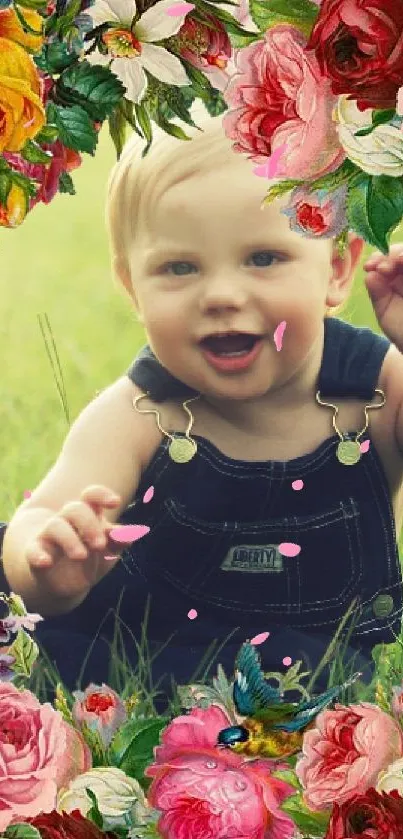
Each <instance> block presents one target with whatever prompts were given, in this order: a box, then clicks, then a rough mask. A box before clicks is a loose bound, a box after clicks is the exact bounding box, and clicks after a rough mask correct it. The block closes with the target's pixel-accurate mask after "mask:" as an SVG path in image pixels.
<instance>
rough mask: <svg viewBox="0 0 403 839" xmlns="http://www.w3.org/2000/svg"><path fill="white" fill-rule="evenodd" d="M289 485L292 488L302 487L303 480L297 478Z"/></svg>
mask: <svg viewBox="0 0 403 839" xmlns="http://www.w3.org/2000/svg"><path fill="white" fill-rule="evenodd" d="M291 486H292V488H293V489H297V490H298V489H302V487H303V486H304V482H303V481H301V479H300V478H299V479H298V481H293V482H292V484H291Z"/></svg>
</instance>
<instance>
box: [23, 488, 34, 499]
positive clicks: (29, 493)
mask: <svg viewBox="0 0 403 839" xmlns="http://www.w3.org/2000/svg"><path fill="white" fill-rule="evenodd" d="M31 495H32V492H31V490H30V489H26V490H24V498H31Z"/></svg>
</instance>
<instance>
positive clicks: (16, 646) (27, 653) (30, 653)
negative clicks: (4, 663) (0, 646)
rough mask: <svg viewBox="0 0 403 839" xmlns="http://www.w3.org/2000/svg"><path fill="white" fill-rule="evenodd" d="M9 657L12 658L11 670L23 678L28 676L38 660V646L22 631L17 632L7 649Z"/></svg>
mask: <svg viewBox="0 0 403 839" xmlns="http://www.w3.org/2000/svg"><path fill="white" fill-rule="evenodd" d="M8 653H9V655H12V656H14V658H15V661H14V663H13V664H12V669H13V670H15V671H16V672H18V673H20V674H21V675H23V676H26V677H28V676H30V675H31V671H32V668H33V665H34V662H35V661H36V659H37V658H38V654H39V649H38V645H37V644H36V643H35V641H33V639H32V638H31V636H30V635H28V633H27V632H25V630H24V629H20V630H19V631H18V632H17V635H16V637H15V640H14V641H13V643H12V644H11V646H10V647H9V648H8Z"/></svg>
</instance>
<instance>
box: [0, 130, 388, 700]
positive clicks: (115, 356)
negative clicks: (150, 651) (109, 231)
mask: <svg viewBox="0 0 403 839" xmlns="http://www.w3.org/2000/svg"><path fill="white" fill-rule="evenodd" d="M114 160H115V152H114V148H113V146H112V143H111V141H110V139H109V136H108V134H107V131H105V130H104V131H103V132H102V134H101V137H100V142H99V148H98V151H97V154H96V157H95V158H94V159H92V158H89V157H88V156H86V157H85V160H84V162H83V165H82V167H81V168H80V170H78V171H77V172H75V173H73V176H74V181H75V184H76V191H77V195H76V196H75V197H71V196H67V195H58V196H57V197H56V198H55V200H54V201H53V202H52V205H51V206H49V207H45V206H44V205H39V206H37V207H36V208H35V209H34V211H33V212H32V213H31V214H30V215H29V216H28V218H27V219H26V220H25V222H24V223H23V225H22V226H21V227H20V228H18V229H16V230H4V229H1V228H0V250H1V272H0V301H1V303H0V306H1V318H0V358H1V388H0V392H1V401H0V462H1V477H2V480H1V482H0V519H2V520H5V521H7V520H8V519H9V518H10V517H11V515H12V514H13V512H14V510H15V509H16V507H17V506H18V505H19V504H20V502H21V501H22V498H23V493H24V490H27V489H32V488H34V487H35V486H36V485H37V484H38V483H39V481H40V480H41V479H42V478H43V476H44V475H45V474H46V472H47V471H48V470H49V468H50V467H51V465H52V464H53V462H54V460H55V459H56V457H57V455H58V453H59V451H60V448H61V445H62V442H63V439H64V437H65V435H66V432H67V428H68V422H67V417H66V411H65V410H64V409H63V405H62V401H61V397H60V394H59V392H58V388H57V385H56V381H57V377H55V373H54V371H53V369H52V366H51V363H50V361H49V357H48V354H47V351H46V343H45V341H44V337H43V334H42V331H41V327H40V323H41V324H42V326H44V325H45V322H46V319H47V321H48V323H49V324H50V328H51V332H52V334H53V337H54V340H55V344H56V347H57V354H58V358H59V360H60V365H61V369H62V373H63V387H64V388H65V399H66V402H67V405H68V411H69V415H70V420H73V419H74V418H75V417H76V416H77V415H78V413H79V412H80V411H81V410H82V408H83V407H84V406H85V405H86V404H87V403H88V401H89V400H90V399H92V397H93V396H94V394H95V392H96V391H97V390H100V389H101V388H103V387H105V386H106V385H107V384H109V383H110V382H112V381H113V380H115V379H116V378H117V377H118V376H120V375H121V374H122V372H124V370H125V369H126V368H127V367H128V365H129V364H130V362H131V361H132V359H133V357H134V356H135V355H136V353H137V351H138V349H139V347H140V346H141V345H142V343H143V342H144V340H145V336H144V333H143V331H142V329H141V327H140V326H139V325H138V323H137V322H136V320H135V318H134V315H133V312H132V310H131V308H130V303H129V299H128V298H127V297H126V296H125V294H124V293H123V291H121V289H119V288H118V286H117V285H116V283H115V282H114V280H113V278H112V273H111V269H110V263H109V254H108V247H107V241H106V233H105V226H104V219H103V214H104V195H105V189H106V182H107V177H108V172H109V169H110V167H111V166H112V165H113V163H114ZM399 238H403V229H402V228H401V229H400V231H399V232H398V233H396V234H395V236H394V241H398V240H399ZM370 250H371V249H370V248H367V249H366V254H369V252H370ZM343 317H344V318H346V319H347V320H350V321H351V322H352V323H355V324H357V325H368V326H370V327H371V328H373V329H374V330H375V331H379V330H378V326H377V323H376V319H375V316H374V314H373V311H372V308H371V304H370V301H369V299H368V295H367V293H366V290H365V287H364V284H363V274H362V271H360V272H358V274H357V278H356V282H355V287H354V290H353V294H352V296H351V299H350V301H349V303H348V306H347V308H346V310H345V312H344V313H343ZM39 318H40V320H39ZM47 340H48V342H49V338H48V339H47ZM117 653H118V650H116V655H115V657H114V666H115V668H116V667H117V668H118V671H117V672H115V674H114V675H112V676H111V680H112V681H113V682H114V683H115V684H116V685H118V683H119V684H120V682H121V679H122V673H121V672H120V673H119V665H118V658H119V656H118V654H117ZM38 672H39V671H38ZM144 672H145V671H144ZM143 675H144V674H143ZM338 675H340V674H338ZM112 681H111V684H112ZM123 681H124V682H127V676H126V675H125V676H124V677H123Z"/></svg>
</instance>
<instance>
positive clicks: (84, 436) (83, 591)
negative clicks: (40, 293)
mask: <svg viewBox="0 0 403 839" xmlns="http://www.w3.org/2000/svg"><path fill="white" fill-rule="evenodd" d="M138 393H141V391H140V390H138V389H137V388H136V387H135V386H134V385H133V383H132V382H131V381H130V380H129V379H126V378H122V379H119V380H118V381H117V382H115V383H114V384H113V385H111V386H110V387H109V388H107V390H105V391H103V392H102V393H101V395H100V396H98V397H97V398H96V399H95V400H94V401H93V402H91V403H90V404H89V405H87V407H86V408H85V409H84V411H83V412H82V413H81V414H80V416H79V417H78V419H77V420H76V421H75V423H74V425H73V426H72V428H71V430H70V432H69V434H68V436H67V438H66V440H65V443H64V445H63V448H62V451H61V453H60V455H59V458H58V460H57V461H56V463H55V465H54V466H53V467H52V469H51V470H50V472H49V473H48V474H47V475H46V477H45V478H44V480H43V481H42V483H41V484H40V485H39V486H38V487H37V488H36V489H35V490H34V492H33V493H32V495H31V497H30V498H29V499H28V500H26V501H24V503H23V504H21V506H20V507H19V508H18V509H17V511H16V513H15V514H14V516H13V518H12V519H11V522H10V524H9V526H8V528H7V531H6V534H5V538H4V546H3V564H4V571H5V574H6V577H7V580H8V583H9V585H10V588H11V589H12V591H14V592H16V593H17V594H20V595H21V597H22V598H23V600H24V602H25V604H26V606H27V608H28V609H29V611H32V612H39V613H40V614H42V615H43V616H44V617H46V616H51V615H57V614H63V613H65V612H69V611H71V610H72V609H74V608H75V607H76V606H78V605H79V604H80V603H82V601H83V600H84V599H85V598H86V596H87V595H88V593H89V592H90V590H91V588H92V587H93V586H94V585H96V583H97V582H99V581H100V580H101V579H102V577H104V576H105V574H107V573H108V572H109V571H110V570H111V569H112V568H113V567H114V565H115V564H116V562H118V561H119V557H118V556H117V558H116V559H115V560H106V559H105V556H108V555H110V554H115V555H118V553H119V547H118V545H117V543H112V541H111V540H110V539H109V537H108V532H109V530H110V529H111V526H112V523H113V522H116V521H117V519H118V518H119V516H120V515H121V513H122V511H123V510H124V509H125V508H126V507H127V505H128V504H129V503H130V501H131V500H132V498H133V495H134V494H135V492H136V489H137V486H138V483H139V479H140V476H141V472H142V470H143V469H144V467H145V466H146V464H147V463H148V462H149V460H150V458H151V456H152V454H153V452H154V450H155V448H156V446H157V445H158V441H159V436H158V430H157V429H156V425H155V423H154V422H152V420H153V418H152V417H151V416H150V415H144V414H138V413H137V412H136V411H134V409H133V405H132V399H133V396H136V395H137V394H138ZM150 419H151V422H150ZM113 496H115V500H113ZM97 537H98V538H101V539H102V540H103V547H102V548H101V549H96V548H95V539H96V538H97Z"/></svg>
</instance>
